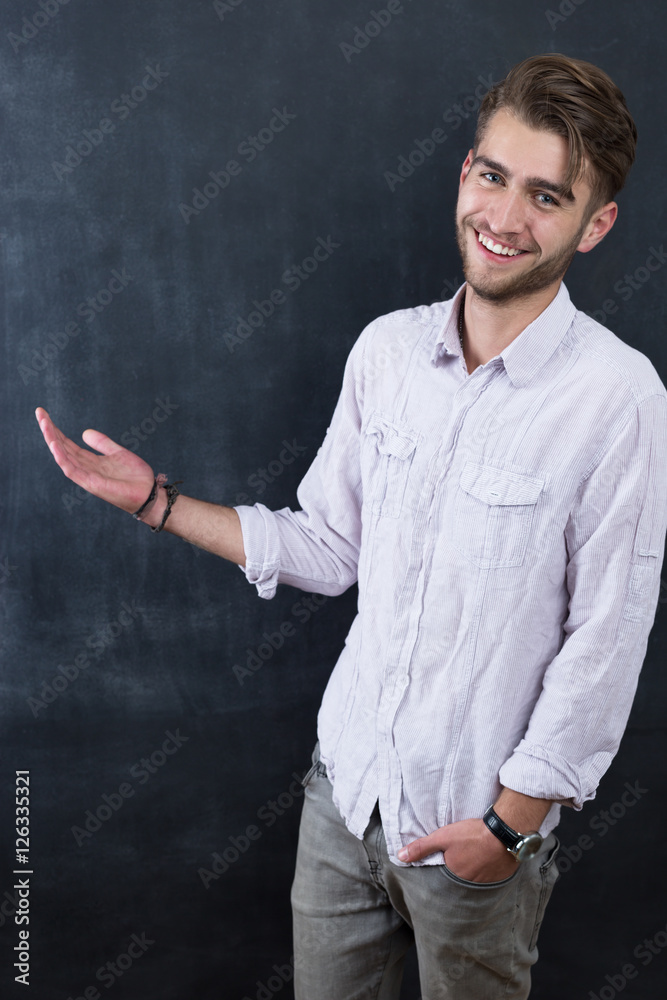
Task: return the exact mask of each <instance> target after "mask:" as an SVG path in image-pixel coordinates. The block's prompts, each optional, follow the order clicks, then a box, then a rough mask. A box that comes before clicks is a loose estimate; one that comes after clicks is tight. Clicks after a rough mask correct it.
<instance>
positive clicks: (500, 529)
mask: <svg viewBox="0 0 667 1000" xmlns="http://www.w3.org/2000/svg"><path fill="white" fill-rule="evenodd" d="M543 487H544V479H539V478H537V477H536V476H531V475H529V474H527V473H521V472H515V471H513V470H510V469H499V468H496V467H495V466H490V465H483V464H481V463H477V462H466V464H465V465H464V467H463V470H462V472H461V477H460V479H459V487H458V491H457V494H456V500H455V505H454V518H455V520H454V524H455V532H454V536H453V539H452V544H453V545H454V547H455V548H456V549H458V551H459V552H460V553H461V554H462V555H464V556H465V557H466V559H468V560H470V562H472V563H473V564H474V565H475V566H478V567H479V568H480V569H500V568H505V567H510V566H520V565H521V564H522V563H523V560H524V558H525V555H526V549H527V546H528V539H529V537H530V529H531V526H532V524H533V519H534V514H535V507H536V504H537V501H538V498H539V495H540V493H541V492H542V488H543Z"/></svg>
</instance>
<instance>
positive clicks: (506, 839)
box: [484, 806, 543, 861]
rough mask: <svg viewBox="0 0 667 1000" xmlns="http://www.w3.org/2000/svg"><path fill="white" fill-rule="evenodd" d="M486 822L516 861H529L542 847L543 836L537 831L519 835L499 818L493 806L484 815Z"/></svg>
mask: <svg viewBox="0 0 667 1000" xmlns="http://www.w3.org/2000/svg"><path fill="white" fill-rule="evenodd" d="M484 822H485V823H486V825H487V827H488V828H489V830H490V831H491V833H492V834H493V835H494V836H496V837H497V838H498V840H499V841H500V842H501V843H502V844H504V845H505V847H506V848H507V850H508V851H509V852H510V854H512V855H513V856H514V859H515V860H516V861H527V860H528V859H529V858H532V857H534V855H535V854H537V852H538V851H539V849H540V847H541V846H542V839H543V838H542V836H541V834H539V833H537V832H536V831H535V830H531V831H530V833H517V832H516V830H513V829H512V827H511V826H508V825H507V823H505V822H504V821H503V820H502V819H501V818H500V816H498V814H497V813H496V812H495V810H494V808H493V806H489V808H488V809H487V810H486V812H485V813H484Z"/></svg>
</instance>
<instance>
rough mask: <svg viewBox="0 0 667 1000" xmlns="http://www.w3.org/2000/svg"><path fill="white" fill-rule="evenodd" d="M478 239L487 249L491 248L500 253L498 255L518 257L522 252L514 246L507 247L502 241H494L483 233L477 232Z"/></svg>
mask: <svg viewBox="0 0 667 1000" xmlns="http://www.w3.org/2000/svg"><path fill="white" fill-rule="evenodd" d="M477 239H478V242H479V243H482V244H483V245H484V246H485V247H486V249H487V250H491V252H492V253H495V254H498V256H507V257H516V256H517V255H518V254H520V253H521V252H522V251H521V250H515V249H513V248H512V247H505V246H503V244H502V243H494V242H493V240H491V239H489V237H488V236H482V234H481V233H478V234H477Z"/></svg>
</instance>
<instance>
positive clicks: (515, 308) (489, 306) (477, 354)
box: [463, 280, 561, 375]
mask: <svg viewBox="0 0 667 1000" xmlns="http://www.w3.org/2000/svg"><path fill="white" fill-rule="evenodd" d="M560 284H561V282H560V280H559V281H558V282H557V283H556V284H554V285H550V286H549V287H548V288H545V289H544V290H543V291H541V292H539V293H537V294H535V295H532V296H530V297H526V298H521V299H512V300H510V301H509V302H502V303H498V302H489V300H488V299H483V298H480V296H479V295H477V294H476V293H475V292H474V290H473V289H472V288H471V287H470V285H466V289H465V306H464V316H463V331H464V334H463V347H464V355H465V360H466V367H467V369H468V374H469V375H472V373H473V372H474V370H475V369H476V368H478V367H479V365H484V364H486V362H487V361H490V360H491V358H495V357H497V355H498V354H500V352H501V351H503V350H504V349H505V348H506V347H507V345H508V344H511V343H512V341H513V340H515V339H516V338H517V337H518V336H519V334H520V333H522V331H523V330H525V329H526V327H527V326H529V324H530V323H532V322H533V320H535V319H537V317H538V316H539V315H540V313H542V312H544V310H545V309H546V308H547V306H548V305H549V304H550V303H551V302H553V300H554V299H555V297H556V295H557V294H558V289H559V288H560Z"/></svg>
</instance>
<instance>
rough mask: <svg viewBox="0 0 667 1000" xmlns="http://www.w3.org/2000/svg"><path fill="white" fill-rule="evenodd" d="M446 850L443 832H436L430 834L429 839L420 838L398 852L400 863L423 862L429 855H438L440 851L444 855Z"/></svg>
mask: <svg viewBox="0 0 667 1000" xmlns="http://www.w3.org/2000/svg"><path fill="white" fill-rule="evenodd" d="M444 849H445V845H444V840H443V836H442V831H441V830H436V831H435V833H429V835H428V836H427V837H419V838H418V839H417V840H413V841H411V842H410V843H409V844H406V846H405V847H402V848H401V849H400V851H399V852H398V858H399V860H400V861H421V859H422V858H426V857H428V855H429V854H436V853H437V852H438V851H439V852H441V853H442V852H443V851H444Z"/></svg>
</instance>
